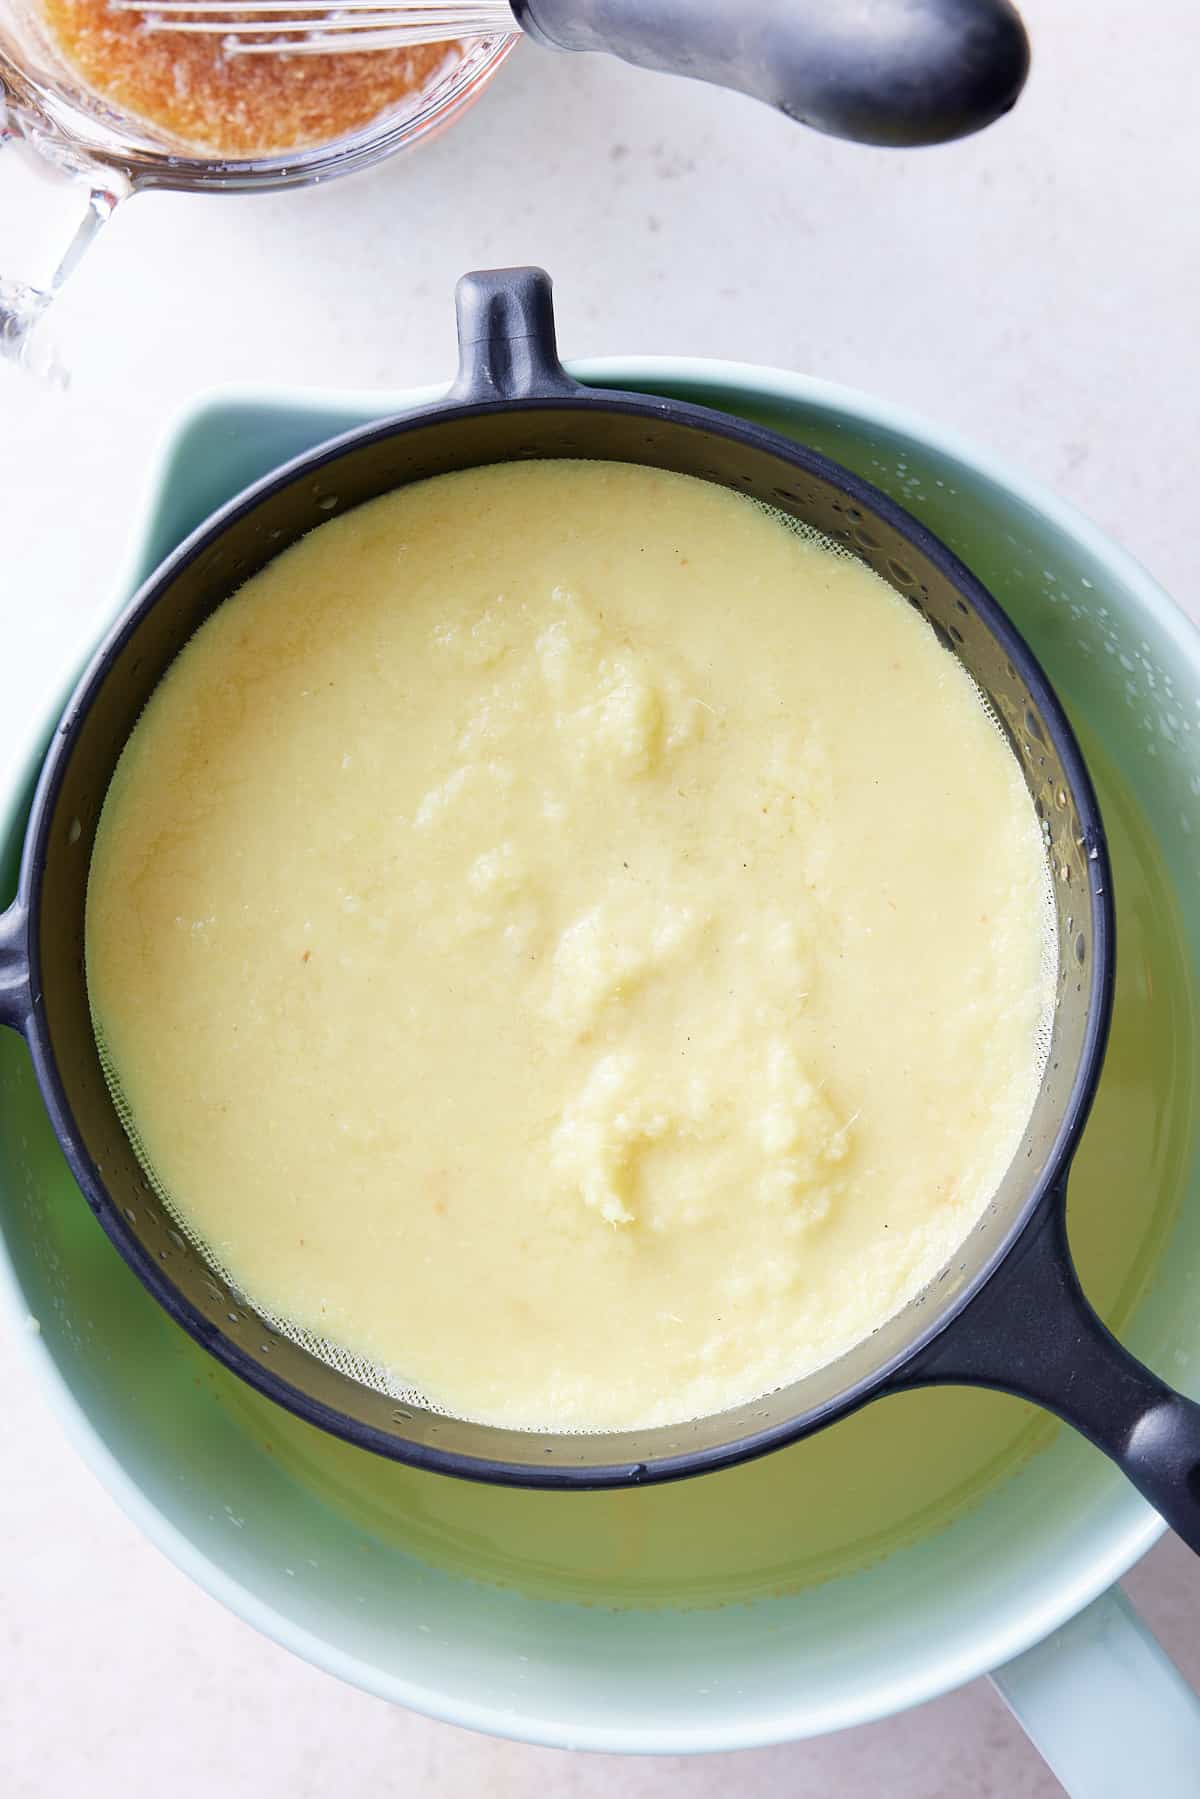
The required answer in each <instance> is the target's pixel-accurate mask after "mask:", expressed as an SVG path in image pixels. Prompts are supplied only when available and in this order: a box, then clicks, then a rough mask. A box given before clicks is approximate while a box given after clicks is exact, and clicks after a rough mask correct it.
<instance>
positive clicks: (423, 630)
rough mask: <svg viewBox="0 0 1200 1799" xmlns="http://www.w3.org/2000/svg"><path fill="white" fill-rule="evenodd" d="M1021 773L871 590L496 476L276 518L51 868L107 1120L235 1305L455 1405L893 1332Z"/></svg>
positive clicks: (940, 660) (981, 1089) (994, 1009)
mask: <svg viewBox="0 0 1200 1799" xmlns="http://www.w3.org/2000/svg"><path fill="white" fill-rule="evenodd" d="M1046 916H1047V913H1046V874H1045V865H1044V859H1043V854H1042V847H1041V840H1040V836H1039V831H1038V826H1037V820H1036V818H1035V816H1034V812H1033V808H1032V805H1031V802H1030V800H1029V797H1028V795H1027V792H1026V789H1025V786H1024V784H1023V781H1022V778H1021V775H1020V772H1019V770H1018V767H1017V763H1016V761H1015V759H1014V758H1013V756H1012V755H1011V753H1010V752H1009V750H1008V748H1007V747H1006V745H1005V743H1004V742H1003V740H1002V738H1001V735H1000V733H999V731H998V730H997V729H996V727H995V725H994V724H993V723H992V721H991V720H990V719H989V717H988V716H987V714H986V712H985V711H984V708H983V706H982V704H981V702H980V700H979V698H978V696H977V694H976V691H975V689H974V688H973V686H972V685H971V683H970V681H969V679H968V678H967V676H966V675H965V673H964V672H963V671H962V669H961V668H960V666H959V665H958V664H957V663H956V661H955V660H954V659H953V657H951V656H949V655H948V654H946V652H945V651H944V650H943V649H942V648H941V646H940V645H939V644H938V643H937V641H936V640H935V638H934V636H933V634H932V632H931V631H930V630H929V628H928V626H927V625H926V624H925V623H924V621H923V620H922V619H921V618H920V617H919V616H918V615H917V614H916V613H915V612H914V611H912V610H911V609H910V608H909V607H908V606H907V605H905V604H904V603H903V601H901V600H900V599H899V598H898V597H897V596H896V595H895V594H894V593H893V591H892V590H891V589H890V588H889V587H887V586H886V585H885V583H884V582H883V581H881V580H880V579H879V578H877V577H876V576H875V575H873V574H872V573H870V572H869V571H868V570H866V569H865V568H863V567H862V566H861V565H860V564H859V563H857V562H856V561H853V560H851V559H849V558H847V557H845V556H840V555H837V554H835V553H834V552H833V551H832V550H831V549H830V548H829V547H827V546H825V545H822V544H819V543H814V542H813V541H811V540H808V541H806V540H805V539H803V538H802V537H800V536H798V535H796V534H795V533H794V532H793V531H791V530H789V529H787V528H786V527H785V526H784V525H783V524H782V523H781V522H779V520H778V519H776V518H774V517H773V516H771V515H768V514H766V513H764V512H762V511H761V510H759V509H758V508H756V507H755V506H754V505H753V504H752V503H750V502H749V501H747V500H745V499H743V498H741V497H739V496H736V495H734V494H731V493H729V492H727V491H725V490H723V489H720V488H718V487H715V486H712V485H709V484H707V483H704V482H701V481H697V480H692V479H689V478H687V477H684V476H680V475H674V474H668V473H663V472H660V471H657V470H648V469H639V468H633V467H628V466H625V465H619V464H607V463H582V462H558V463H552V462H532V463H523V464H519V465H515V466H513V465H508V466H503V467H497V468H488V469H481V470H475V471H471V472H468V473H463V474H458V475H451V476H445V477H442V478H440V479H438V480H434V481H429V482H425V483H423V484H420V485H417V486H412V487H408V488H405V489H403V490H402V491H399V492H397V493H395V494H392V495H389V496H388V497H386V498H384V499H381V500H377V501H375V502H374V503H372V504H369V505H365V506H361V507H359V508H358V509H357V510H355V511H353V512H350V513H348V514H347V515H346V516H345V517H342V518H339V519H336V520H334V521H333V522H331V523H328V524H325V525H323V526H322V527H321V528H320V529H319V530H317V531H314V532H313V533H312V535H311V536H309V537H307V538H306V539H305V540H304V541H303V543H301V544H299V545H297V546H295V547H294V548H293V549H291V550H289V551H288V552H287V553H286V554H284V555H282V556H280V557H279V558H278V560H277V561H275V562H274V563H272V564H271V565H270V567H268V568H267V569H265V570H264V571H263V572H262V573H261V574H259V575H258V576H256V577H255V579H253V580H252V581H250V582H249V583H248V584H247V585H246V586H245V587H244V588H243V589H242V591H241V592H240V593H239V594H237V595H236V596H235V597H234V598H233V599H232V600H230V601H229V602H228V603H227V604H226V605H225V606H223V607H222V608H221V609H220V610H219V611H218V612H217V613H216V614H215V615H214V617H213V618H212V619H210V620H209V621H208V623H207V624H206V625H205V626H204V627H203V628H202V629H201V630H200V631H199V632H198V633H197V635H196V636H195V638H194V639H193V640H192V642H191V643H190V644H189V645H188V646H187V648H186V649H185V650H184V652H183V654H182V655H181V656H180V657H179V658H178V660H177V661H176V663H175V665H174V666H173V668H172V669H171V670H170V672H169V674H168V675H167V676H166V678H165V679H164V681H163V682H162V684H161V685H160V687H159V688H158V690H157V692H156V693H155V695H154V697H153V698H152V700H151V702H150V704H149V706H148V707H147V709H146V712H145V715H144V716H143V718H142V720H141V722H140V723H139V725H138V727H137V729H136V731H135V732H134V734H133V736H132V738H131V740H130V742H129V745H128V747H127V749H126V751H125V753H124V755H123V757H122V759H121V762H120V765H119V767H118V770H117V773H116V776H115V778H114V781H113V784H112V789H111V791H110V794H109V796H108V800H107V803H106V805H105V809H104V814H103V818H102V821H101V825H100V831H99V835H98V838H97V842H96V848H95V855H94V861H93V865H92V873H91V884H90V888H89V894H88V914H87V965H88V979H89V984H90V989H91V995H92V1002H93V1007H94V1012H95V1017H96V1020H97V1026H98V1031H99V1033H100V1035H101V1038H102V1041H103V1043H104V1044H105V1046H106V1049H107V1053H108V1056H109V1058H110V1060H111V1064H112V1068H113V1070H114V1071H115V1075H116V1078H117V1080H118V1082H119V1086H120V1088H121V1090H122V1091H123V1094H124V1096H125V1099H126V1100H127V1102H128V1105H129V1107H130V1108H131V1112H132V1117H133V1120H134V1121H135V1126H136V1130H137V1132H138V1134H139V1136H140V1141H141V1146H142V1150H143V1153H144V1155H145V1157H146V1160H147V1164H148V1166H149V1167H150V1168H151V1169H152V1171H153V1173H154V1175H155V1177H156V1179H157V1181H158V1182H159V1183H160V1185H161V1188H162V1190H163V1191H164V1192H165V1193H166V1194H167V1195H168V1196H169V1199H170V1203H171V1205H172V1207H173V1208H174V1210H175V1211H176V1213H177V1215H178V1216H179V1218H180V1219H181V1221H183V1222H184V1224H185V1225H186V1226H187V1227H188V1228H189V1229H190V1230H191V1231H192V1232H193V1233H194V1234H195V1235H196V1236H198V1237H199V1238H200V1239H201V1240H202V1241H203V1242H204V1243H206V1244H207V1245H208V1246H209V1247H210V1250H211V1251H212V1252H213V1254H214V1255H215V1257H216V1258H217V1259H218V1260H219V1261H220V1262H221V1263H222V1264H223V1265H224V1266H225V1268H226V1269H227V1270H228V1271H229V1273H230V1274H231V1276H232V1277H233V1278H234V1280H235V1281H236V1282H237V1284H238V1285H239V1287H240V1288H241V1289H242V1291H244V1292H245V1294H246V1295H247V1296H248V1297H250V1298H251V1299H252V1300H254V1301H255V1302H257V1303H258V1304H259V1305H260V1306H262V1307H264V1308H265V1309H267V1310H268V1311H269V1312H271V1313H273V1314H274V1315H276V1316H278V1317H280V1318H282V1319H284V1320H287V1321H289V1322H290V1323H291V1324H292V1325H293V1326H299V1327H301V1328H304V1329H307V1330H310V1331H312V1332H315V1333H318V1334H320V1335H321V1336H322V1337H324V1338H326V1339H328V1340H329V1341H331V1342H332V1343H334V1344H337V1345H340V1346H342V1347H343V1348H345V1349H346V1350H348V1351H350V1352H351V1353H353V1354H354V1355H356V1356H360V1357H363V1358H367V1359H369V1360H371V1361H373V1362H374V1363H376V1364H379V1365H382V1366H383V1367H384V1368H386V1369H388V1370H390V1371H391V1372H392V1375H393V1378H398V1379H400V1380H401V1381H406V1382H411V1383H412V1385H413V1386H414V1388H416V1389H418V1390H420V1391H422V1392H424V1393H425V1394H426V1395H428V1397H429V1398H430V1400H431V1401H433V1402H435V1403H438V1404H440V1405H442V1406H445V1407H446V1408H448V1409H450V1410H453V1411H455V1412H458V1413H460V1414H464V1415H468V1416H472V1417H476V1418H481V1419H488V1420H495V1421H499V1422H504V1423H511V1424H516V1425H523V1426H532V1427H536V1426H542V1427H571V1426H580V1427H593V1428H602V1427H609V1426H626V1425H636V1424H648V1423H653V1422H662V1421H667V1420H674V1419H680V1418H684V1417H687V1416H689V1415H693V1414H697V1413H702V1412H707V1411H711V1410H714V1409H718V1408H721V1407H724V1406H726V1405H729V1404H732V1403H734V1402H736V1401H740V1400H743V1399H746V1398H750V1397H752V1396H753V1395H755V1394H756V1393H759V1392H764V1391H766V1390H767V1389H769V1388H772V1387H775V1386H778V1385H779V1384H781V1383H783V1382H785V1381H788V1380H790V1379H792V1378H794V1377H797V1376H799V1375H801V1374H803V1373H804V1372H806V1371H808V1370H811V1369H812V1368H814V1367H816V1366H818V1365H819V1364H821V1363H823V1362H826V1361H828V1360H829V1359H830V1358H832V1357H834V1356H836V1355H837V1354H838V1353H839V1352H841V1351H842V1350H844V1349H846V1348H847V1347H849V1346H850V1345H851V1344H853V1343H854V1342H856V1341H857V1340H858V1339H860V1338H861V1337H863V1336H864V1335H866V1334H867V1333H868V1332H870V1331H871V1330H872V1329H873V1328H875V1327H876V1326H877V1325H879V1324H880V1323H882V1322H883V1321H884V1320H885V1319H886V1318H887V1317H888V1316H889V1315H890V1314H891V1313H893V1312H894V1311H895V1310H896V1309H897V1308H898V1307H900V1306H901V1305H902V1304H903V1303H904V1302H905V1301H906V1300H907V1299H908V1298H909V1297H910V1296H911V1295H912V1294H913V1293H914V1292H916V1291H917V1290H918V1289H919V1288H920V1287H921V1286H922V1284H923V1283H924V1282H925V1281H927V1280H928V1279H929V1278H930V1277H932V1276H933V1275H934V1274H935V1273H936V1271H937V1270H938V1268H939V1267H940V1266H941V1265H942V1264H943V1262H944V1261H945V1260H946V1259H947V1258H948V1257H949V1256H950V1255H952V1254H953V1252H954V1250H955V1249H956V1247H957V1246H958V1244H959V1243H960V1242H961V1240H962V1239H963V1237H964V1236H965V1235H966V1234H967V1232H968V1230H969V1228H970V1227H971V1225H972V1223H973V1222H974V1220H975V1219H976V1217H977V1216H978V1214H979V1213H980V1211H981V1209H982V1208H983V1206H984V1205H985V1204H986V1202H987V1200H988V1198H989V1197H990V1195H991V1193H992V1192H993V1191H994V1189H995V1187H996V1185H997V1183H998V1181H999V1179H1000V1177H1001V1175H1002V1173H1003V1171H1004V1169H1005V1167H1006V1165H1007V1164H1008V1162H1009V1160H1010V1158H1011V1157H1012V1155H1013V1153H1014V1150H1015V1148H1016V1146H1017V1143H1018V1141H1019V1138H1020V1136H1021V1132H1022V1130H1023V1127H1024V1125H1025V1123H1026V1121H1027V1119H1028V1115H1029V1112H1030V1109H1031V1106H1032V1103H1033V1099H1034V1095H1035V1092H1036V1088H1037V1084H1038V1079H1039V1063H1038V1057H1037V1051H1036V1047H1035V1044H1036V1037H1037V1032H1038V1028H1039V1023H1040V1021H1041V1019H1042V1015H1043V1008H1044V1005H1045V1003H1046V999H1047V994H1048V980H1049V979H1050V978H1052V977H1051V975H1050V974H1048V972H1047V968H1046V963H1047V956H1046V943H1045V929H1046Z"/></svg>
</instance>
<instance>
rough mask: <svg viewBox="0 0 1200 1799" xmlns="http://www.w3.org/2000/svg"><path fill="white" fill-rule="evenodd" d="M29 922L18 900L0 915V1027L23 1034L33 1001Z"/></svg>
mask: <svg viewBox="0 0 1200 1799" xmlns="http://www.w3.org/2000/svg"><path fill="white" fill-rule="evenodd" d="M27 927H28V919H27V914H26V911H25V908H24V906H23V905H22V904H21V902H20V900H17V901H16V902H15V903H14V904H13V905H11V906H10V907H9V909H8V911H7V912H0V1024H7V1025H11V1026H12V1029H13V1030H14V1031H23V1030H24V1028H25V1024H26V1021H27V1020H28V1018H29V1014H30V1012H31V1011H32V1010H33V1001H32V997H31V995H30V991H29V932H28V928H27Z"/></svg>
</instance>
